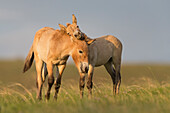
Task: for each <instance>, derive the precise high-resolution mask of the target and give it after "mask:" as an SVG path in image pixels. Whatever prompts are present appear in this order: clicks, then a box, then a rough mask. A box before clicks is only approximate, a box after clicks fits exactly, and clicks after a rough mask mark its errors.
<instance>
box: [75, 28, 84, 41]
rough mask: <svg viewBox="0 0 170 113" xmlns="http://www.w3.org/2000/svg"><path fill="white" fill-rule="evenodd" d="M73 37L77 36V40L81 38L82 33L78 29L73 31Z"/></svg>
mask: <svg viewBox="0 0 170 113" xmlns="http://www.w3.org/2000/svg"><path fill="white" fill-rule="evenodd" d="M73 35H74V37H75V38H77V39H78V40H79V39H81V38H82V33H81V32H80V31H78V30H77V31H75V32H74V33H73Z"/></svg>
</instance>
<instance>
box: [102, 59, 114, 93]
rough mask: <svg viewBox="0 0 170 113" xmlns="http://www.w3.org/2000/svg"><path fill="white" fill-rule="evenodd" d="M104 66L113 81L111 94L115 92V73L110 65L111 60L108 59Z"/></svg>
mask: <svg viewBox="0 0 170 113" xmlns="http://www.w3.org/2000/svg"><path fill="white" fill-rule="evenodd" d="M104 66H105V68H106V70H107V72H108V73H109V75H110V76H111V78H112V82H113V94H115V87H116V86H115V85H116V84H115V77H116V74H115V70H114V68H113V66H112V62H111V61H109V62H107V63H106V64H105V65H104Z"/></svg>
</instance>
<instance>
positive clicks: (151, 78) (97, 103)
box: [0, 60, 170, 113]
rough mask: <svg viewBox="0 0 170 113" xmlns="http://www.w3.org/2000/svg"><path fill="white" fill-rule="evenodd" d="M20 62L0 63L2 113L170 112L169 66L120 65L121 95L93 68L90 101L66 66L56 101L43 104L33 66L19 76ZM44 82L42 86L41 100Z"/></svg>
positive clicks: (71, 67) (102, 72)
mask: <svg viewBox="0 0 170 113" xmlns="http://www.w3.org/2000/svg"><path fill="white" fill-rule="evenodd" d="M22 68H23V61H21V60H15V61H0V112H1V113H47V112H49V113H67V112H69V113H113V112H115V113H118V112H124V113H146V112H147V113H158V112H159V113H169V111H170V107H169V106H170V65H160V64H159V65H158V64H157V65H156V64H153V65H151V64H141V65H139V64H133V65H123V66H122V84H121V88H120V94H119V95H118V96H113V94H112V83H111V79H110V76H109V75H108V74H107V72H106V70H105V69H104V67H99V68H96V69H95V73H94V79H93V80H94V88H93V98H92V99H91V100H89V99H88V98H87V89H86V88H85V95H84V98H83V99H82V100H80V99H79V88H78V81H79V75H78V73H77V70H76V68H75V66H74V65H68V66H67V67H66V70H65V71H64V74H63V78H62V86H61V90H60V92H59V98H58V100H57V101H54V100H53V98H52V96H53V94H54V88H53V90H52V96H51V99H50V100H49V101H48V102H46V101H45V99H44V98H43V100H42V101H37V100H36V96H35V95H36V88H35V77H36V71H35V67H34V66H33V67H32V68H31V69H30V70H29V71H28V72H27V73H25V74H23V73H22ZM46 86H47V83H45V84H44V89H43V97H44V94H45V92H46V89H47V88H46Z"/></svg>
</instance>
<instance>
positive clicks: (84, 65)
mask: <svg viewBox="0 0 170 113" xmlns="http://www.w3.org/2000/svg"><path fill="white" fill-rule="evenodd" d="M80 70H81V72H82V73H88V70H89V65H88V63H86V62H83V63H81V65H80Z"/></svg>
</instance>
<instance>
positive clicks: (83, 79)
mask: <svg viewBox="0 0 170 113" xmlns="http://www.w3.org/2000/svg"><path fill="white" fill-rule="evenodd" d="M84 85H85V74H84V73H80V81H79V88H80V98H81V99H82V98H83V91H84Z"/></svg>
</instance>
